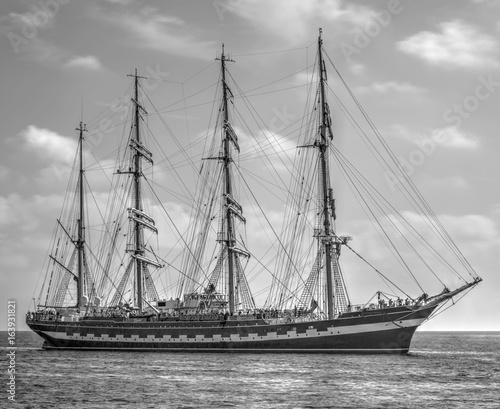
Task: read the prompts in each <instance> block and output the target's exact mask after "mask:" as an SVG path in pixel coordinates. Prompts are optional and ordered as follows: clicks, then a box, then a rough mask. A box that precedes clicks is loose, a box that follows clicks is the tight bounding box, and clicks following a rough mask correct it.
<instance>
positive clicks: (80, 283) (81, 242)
mask: <svg viewBox="0 0 500 409" xmlns="http://www.w3.org/2000/svg"><path fill="white" fill-rule="evenodd" d="M76 130H77V131H79V132H80V137H79V139H78V149H79V151H80V158H79V159H80V165H79V174H78V185H79V199H80V200H79V203H78V239H77V241H76V248H77V249H78V280H77V283H76V285H77V301H76V306H77V308H81V307H83V305H82V300H83V287H84V269H83V263H84V246H85V227H84V213H85V209H84V192H83V174H84V170H83V132H87V129H86V127H85V125H84V124H83V123H82V122H81V121H80V125H79V126H78V128H76Z"/></svg>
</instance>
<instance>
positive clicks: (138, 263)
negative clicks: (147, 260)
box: [129, 68, 144, 313]
mask: <svg viewBox="0 0 500 409" xmlns="http://www.w3.org/2000/svg"><path fill="white" fill-rule="evenodd" d="M129 76H130V77H134V104H135V109H134V125H133V126H134V127H135V141H133V144H132V146H135V149H133V151H134V156H133V163H134V169H133V171H132V175H133V178H134V182H133V199H132V200H133V206H134V208H135V209H136V210H138V211H140V212H142V211H143V209H142V195H141V177H142V155H141V153H140V149H139V148H140V147H141V145H142V144H141V134H140V130H139V128H140V127H139V119H140V112H139V109H141V108H142V107H141V106H140V105H139V78H144V77H140V76H138V75H137V68H136V69H135V74H133V75H129ZM133 252H134V256H135V282H136V301H137V308H138V309H139V313H140V312H142V299H143V288H142V260H141V258H144V245H143V226H142V224H141V223H140V222H138V221H137V220H134V251H133Z"/></svg>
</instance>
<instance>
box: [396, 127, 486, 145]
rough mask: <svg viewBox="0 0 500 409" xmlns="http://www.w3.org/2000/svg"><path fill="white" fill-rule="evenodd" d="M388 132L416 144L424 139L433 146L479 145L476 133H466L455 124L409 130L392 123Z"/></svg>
mask: <svg viewBox="0 0 500 409" xmlns="http://www.w3.org/2000/svg"><path fill="white" fill-rule="evenodd" d="M389 133H390V134H392V135H395V136H397V137H400V138H403V139H406V140H407V141H410V142H412V143H415V144H416V145H418V146H422V145H423V144H425V143H426V141H428V142H429V143H432V144H433V145H434V146H444V147H446V148H453V149H477V148H479V146H480V141H479V138H478V137H477V136H476V135H473V134H468V133H466V132H464V131H463V130H461V129H459V128H458V127H455V126H448V127H446V128H435V129H431V130H425V131H420V130H411V129H409V128H407V127H405V126H402V125H392V126H391V128H390V130H389ZM431 141H432V142H431Z"/></svg>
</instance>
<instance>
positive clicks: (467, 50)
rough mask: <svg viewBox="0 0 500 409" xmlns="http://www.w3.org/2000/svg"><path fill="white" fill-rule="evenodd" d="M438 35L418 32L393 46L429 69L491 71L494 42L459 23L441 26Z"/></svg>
mask: <svg viewBox="0 0 500 409" xmlns="http://www.w3.org/2000/svg"><path fill="white" fill-rule="evenodd" d="M439 27H440V31H439V32H431V31H422V32H420V33H417V34H415V35H413V36H411V37H408V38H406V39H405V40H403V41H400V42H399V43H398V44H397V47H398V48H399V50H401V51H403V52H405V53H407V54H411V55H415V56H416V57H419V58H421V59H423V60H424V61H426V62H428V63H430V64H433V65H444V66H447V67H459V68H466V69H476V68H485V67H488V68H492V67H497V66H498V61H497V60H495V59H494V58H493V57H492V56H491V55H492V54H494V53H496V50H497V42H496V41H495V39H494V38H493V37H490V36H488V35H486V34H483V33H481V32H480V31H479V30H478V29H477V28H476V27H474V26H472V25H468V24H466V23H464V22H462V21H460V20H454V21H449V22H443V23H441V24H440V25H439Z"/></svg>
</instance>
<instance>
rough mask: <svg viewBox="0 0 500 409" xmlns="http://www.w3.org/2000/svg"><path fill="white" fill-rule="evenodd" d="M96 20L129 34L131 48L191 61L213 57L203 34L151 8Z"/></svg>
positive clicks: (214, 44) (211, 44) (179, 20)
mask: <svg viewBox="0 0 500 409" xmlns="http://www.w3.org/2000/svg"><path fill="white" fill-rule="evenodd" d="M98 18H100V19H103V20H104V21H105V22H106V23H111V24H114V25H115V26H118V27H120V28H122V29H124V30H126V31H127V32H129V34H130V39H131V41H132V42H133V43H134V45H136V46H138V47H141V48H144V47H147V48H151V49H154V50H157V51H161V52H165V53H169V54H175V55H181V56H184V57H190V58H202V59H209V58H213V50H214V47H215V46H216V43H215V42H214V41H206V40H204V39H202V36H203V33H201V32H199V33H197V32H198V30H197V29H196V27H191V26H188V25H187V24H186V23H185V22H184V21H183V20H181V19H179V18H177V17H174V16H169V15H165V14H161V13H159V12H158V10H157V9H156V8H154V7H149V6H147V7H143V8H142V9H141V11H140V13H132V12H128V11H125V12H118V13H115V14H100V15H99V16H98Z"/></svg>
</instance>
